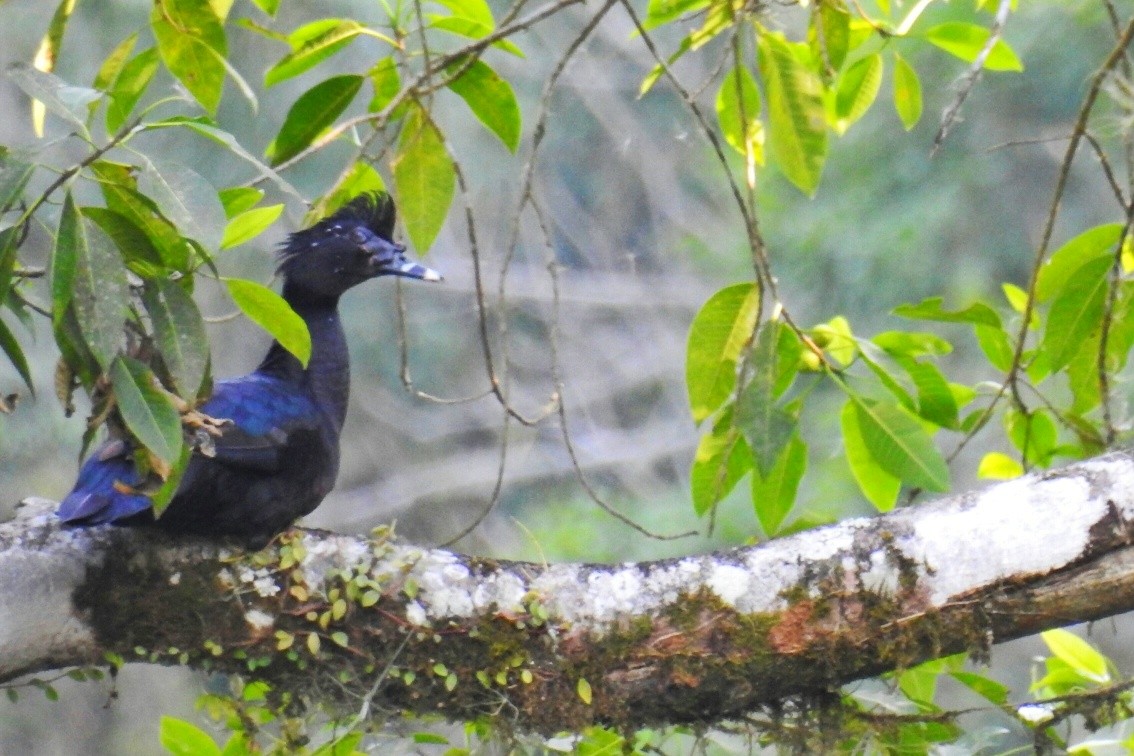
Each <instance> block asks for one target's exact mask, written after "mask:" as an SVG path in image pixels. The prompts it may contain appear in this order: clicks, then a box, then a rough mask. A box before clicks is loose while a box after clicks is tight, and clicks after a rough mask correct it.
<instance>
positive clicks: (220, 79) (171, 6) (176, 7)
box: [150, 0, 228, 113]
mask: <svg viewBox="0 0 1134 756" xmlns="http://www.w3.org/2000/svg"><path fill="white" fill-rule="evenodd" d="M150 27H151V29H153V33H154V39H156V40H157V48H158V52H159V53H161V59H162V60H163V61H164V62H165V67H166V68H168V69H169V72H170V73H171V74H173V75H174V76H176V77H177V79H178V81H180V82H181V83H182V84H184V85H185V88H186V89H188V90H189V93H190V94H192V95H193V97H194V98H195V99H196V100H197V102H199V103H200V104H201V107H203V108H204V109H205V110H206V111H208V112H209V113H216V111H217V105H219V104H220V99H221V90H222V88H223V87H224V74H225V67H224V63H223V62H222V60H223V59H224V58H225V56H227V55H228V42H227V41H226V40H225V36H224V25H223V24H222V23H221V20H220V18H218V17H217V14H216V11H215V10H214V9H213V7H212V5H211V4H210V3H209V0H155V1H154V9H153V12H152V13H151V14H150ZM218 56H219V57H218Z"/></svg>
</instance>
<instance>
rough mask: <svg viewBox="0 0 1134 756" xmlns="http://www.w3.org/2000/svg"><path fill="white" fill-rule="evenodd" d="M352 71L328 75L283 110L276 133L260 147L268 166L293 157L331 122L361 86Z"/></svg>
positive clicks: (360, 78)
mask: <svg viewBox="0 0 1134 756" xmlns="http://www.w3.org/2000/svg"><path fill="white" fill-rule="evenodd" d="M362 82H363V77H362V76H358V75H356V74H346V75H343V76H332V77H331V78H330V79H327V80H326V81H323V82H320V83H318V84H316V85H315V86H313V87H311V89H309V90H307V91H306V92H304V93H303V94H302V95H300V96H299V99H298V100H296V101H295V104H294V105H292V106H291V108H290V109H289V110H288V111H287V116H286V117H285V118H284V123H283V126H282V127H281V128H280V133H279V134H277V135H276V138H275V139H273V140H272V143H271V144H270V145H268V149H267V150H265V151H264V155H265V157H267V158H268V161H269V162H270V163H271V164H272V166H273V167H274V166H277V165H279V164H280V163H282V162H284V161H285V160H289V159H290V158H293V157H295V156H296V155H298V154H299V153H300V152H303V150H305V149H307V147H308V146H309V145H310V144H311V143H312V142H313V141H314V140H315V138H316V137H318V136H319V135H320V134H322V133H323V131H324V130H325V129H327V128H328V127H329V126H330V125H331V124H333V123H334V122H335V119H336V118H338V117H339V116H340V115H341V114H342V112H343V111H344V110H346V109H347V106H348V105H350V103H351V101H352V100H354V96H355V95H356V94H358V90H359V88H360V87H361V86H362Z"/></svg>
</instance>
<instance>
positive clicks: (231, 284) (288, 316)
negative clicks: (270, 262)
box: [224, 278, 311, 367]
mask: <svg viewBox="0 0 1134 756" xmlns="http://www.w3.org/2000/svg"><path fill="white" fill-rule="evenodd" d="M224 283H225V286H227V287H228V293H229V294H230V295H231V296H232V301H234V302H236V306H237V307H239V308H240V310H241V311H242V312H243V313H244V314H245V315H247V316H248V318H249V319H250V320H251V321H252V322H253V323H255V324H256V325H258V326H260V327H261V328H263V329H264V330H265V331H267V332H268V333H269V334H271V335H272V337H273V338H275V340H276V341H278V342H279V343H280V346H282V347H283V348H284V349H286V350H287V351H289V352H291V353H292V354H293V355H295V358H296V359H297V360H299V362H300V364H301V365H303V367H307V361H308V360H310V359H311V333H310V332H309V331H308V330H307V324H306V323H304V322H303V318H301V317H299V315H297V314H296V313H295V311H294V310H292V309H291V307H290V306H289V305H288V303H287V302H285V301H284V298H283V297H281V296H280V295H279V294H276V293H275V292H274V291H272V290H271V289H269V288H268V287H267V286H264V285H263V284H258V283H256V282H255V281H246V280H244V279H241V278H226V279H225V280H224Z"/></svg>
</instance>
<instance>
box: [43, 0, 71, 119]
mask: <svg viewBox="0 0 1134 756" xmlns="http://www.w3.org/2000/svg"><path fill="white" fill-rule="evenodd" d="M76 2H77V0H59V5H57V6H55V13H54V14H52V16H51V23H50V24H48V26H47V33H46V34H45V35H43V39H41V40H40V42H39V48H38V49H37V50H36V51H35V58H34V65H35V67H36V68H37V69H38V70H40V71H54V70H55V61H56V59H57V58H58V56H59V48H60V47H61V46H62V45H63V34H64V33H65V32H66V31H67V22H68V21H70V20H71V14H72V13H73V12H74V10H75V4H76ZM44 115H45V111H44V107H43V103H41V102H39V101H36V102H33V103H32V129H33V130H34V131H35V135H36V136H37V137H42V136H43V118H44Z"/></svg>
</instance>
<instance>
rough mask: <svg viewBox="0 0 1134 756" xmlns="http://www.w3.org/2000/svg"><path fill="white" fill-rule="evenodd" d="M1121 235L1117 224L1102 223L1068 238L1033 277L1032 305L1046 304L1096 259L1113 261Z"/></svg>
mask: <svg viewBox="0 0 1134 756" xmlns="http://www.w3.org/2000/svg"><path fill="white" fill-rule="evenodd" d="M1121 236H1122V224H1121V223H1106V224H1103V225H1101V226H1095V227H1094V228H1092V229H1089V230H1087V231H1084V232H1083V233H1081V234H1079V235H1078V236H1076V237H1074V238H1073V239H1069V240H1068V241H1067V242H1066V243H1064V244H1063V246H1061V247H1060V248H1059V249H1057V250H1055V251H1054V252H1052V253H1051V258H1050V259H1048V261H1047V262H1046V263H1044V264H1043V266H1042V267H1041V268H1040V272H1039V276H1038V277H1037V278H1036V302H1041V303H1042V302H1049V301H1051V300H1052V299H1054V298H1055V295H1056V294H1058V293H1059V292H1060V291H1062V290H1063V287H1064V286H1066V284H1067V282H1068V281H1069V280H1070V279H1071V276H1073V275H1075V272H1076V271H1078V270H1079V268H1081V267H1083V266H1084V265H1086V264H1087V263H1089V262H1091V261H1093V260H1096V259H1098V258H1100V257H1107V258H1109V259H1112V260H1113V259H1114V247H1115V245H1116V244H1118V240H1119V238H1120V237H1121Z"/></svg>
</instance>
